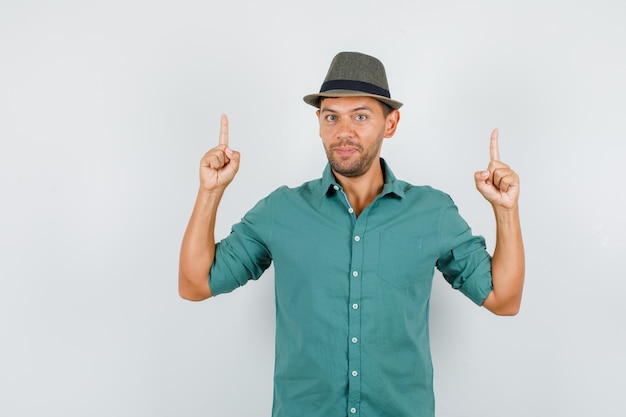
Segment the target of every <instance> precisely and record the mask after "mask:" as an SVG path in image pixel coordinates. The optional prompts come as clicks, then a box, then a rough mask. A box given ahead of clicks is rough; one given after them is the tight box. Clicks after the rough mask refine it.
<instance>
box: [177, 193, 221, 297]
mask: <svg viewBox="0 0 626 417" xmlns="http://www.w3.org/2000/svg"><path fill="white" fill-rule="evenodd" d="M222 195H223V190H222V191H218V192H213V193H208V192H205V191H203V190H200V191H199V192H198V197H197V198H196V203H195V205H194V209H193V212H192V214H191V219H190V220H189V225H188V226H187V230H186V231H185V236H184V237H183V243H182V246H181V251H180V262H179V272H178V292H179V294H180V296H181V297H182V298H185V299H188V300H192V301H200V300H204V299H206V298H209V297H211V295H212V293H211V288H210V287H209V272H210V271H211V265H212V264H213V259H214V256H215V233H214V232H215V220H216V217H217V208H218V206H219V202H220V200H221V198H222Z"/></svg>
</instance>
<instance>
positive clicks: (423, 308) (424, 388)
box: [179, 52, 524, 417]
mask: <svg viewBox="0 0 626 417" xmlns="http://www.w3.org/2000/svg"><path fill="white" fill-rule="evenodd" d="M304 100H305V102H307V103H308V104H311V105H313V106H315V107H317V108H318V111H317V117H318V119H319V125H320V136H321V138H322V142H323V145H324V148H325V150H326V154H327V157H328V165H327V167H326V169H325V171H324V173H323V176H322V178H320V179H317V180H314V181H310V182H307V183H305V184H303V185H302V186H300V187H297V188H287V187H281V188H279V189H277V190H276V191H274V192H273V193H271V194H270V195H269V196H268V197H266V198H265V199H263V200H261V201H260V202H259V203H258V204H257V205H256V206H255V207H254V208H253V209H252V210H250V211H249V212H248V213H247V214H246V215H245V217H244V218H243V219H242V221H241V222H240V223H238V224H236V225H234V226H233V228H232V233H231V234H230V235H229V236H228V237H227V238H226V239H224V240H222V241H221V242H219V243H217V244H216V242H215V238H214V227H215V221H216V212H217V207H218V205H219V202H220V199H221V197H222V195H223V193H224V190H225V188H226V187H227V186H228V184H229V183H230V182H231V181H232V179H233V178H234V176H235V174H236V173H237V170H238V168H239V153H238V152H236V151H233V150H232V149H231V148H230V147H229V145H228V121H227V119H226V117H225V116H222V124H221V130H220V139H219V145H218V146H217V147H215V148H213V149H211V150H210V151H209V152H208V153H207V154H205V155H204V157H203V158H202V162H201V167H200V190H199V192H198V196H197V199H196V204H195V207H194V210H193V213H192V216H191V220H190V222H189V226H188V228H187V231H186V233H185V237H184V239H183V243H182V249H181V256H180V273H179V292H180V295H181V296H182V297H183V298H186V299H189V300H203V299H206V298H209V297H211V296H212V295H216V294H221V293H226V292H230V291H232V290H233V289H235V288H237V287H239V286H241V285H243V284H245V283H246V282H247V281H248V280H250V279H257V278H258V277H259V276H260V275H261V274H262V273H263V271H264V270H265V269H266V268H267V267H269V265H270V263H271V262H274V269H275V286H276V361H275V374H274V406H273V413H272V415H273V416H274V417H282V416H289V417H291V416H295V415H302V416H307V417H317V416H319V417H330V416H362V417H374V416H375V417H384V416H389V417H400V416H419V417H427V416H428V417H432V416H434V396H433V387H432V362H431V357H430V347H429V335H428V308H429V299H430V291H431V285H432V278H433V274H434V268H435V267H437V268H438V269H439V270H440V271H441V272H442V273H443V275H444V277H445V279H446V280H447V281H448V282H449V283H450V284H451V285H452V287H454V288H456V289H458V290H460V291H461V292H462V293H463V294H465V295H466V296H467V297H469V298H470V299H471V300H472V301H473V302H475V303H476V304H478V305H482V306H484V307H485V308H487V309H488V310H490V311H492V312H494V313H496V314H501V315H513V314H516V313H517V311H518V310H519V306H520V302H521V295H522V287H523V280H524V250H523V244H522V237H521V230H520V222H519V211H518V204H517V201H518V195H519V178H518V176H517V174H516V173H515V172H514V171H513V170H511V168H509V166H507V165H506V164H504V163H502V162H501V161H500V157H499V152H498V133H497V130H495V131H494V132H493V133H492V136H491V145H490V146H491V160H490V162H489V165H488V167H487V169H486V170H484V171H479V172H477V173H476V174H475V181H476V187H477V189H478V190H479V191H480V193H481V194H482V195H483V196H484V197H485V198H486V199H487V200H488V201H489V202H490V203H491V205H492V207H493V210H494V213H495V218H496V224H497V236H496V247H495V250H494V254H493V257H491V256H490V255H489V254H488V253H487V251H486V249H485V243H484V239H483V238H482V237H480V236H473V235H472V233H471V230H470V228H469V227H468V225H467V224H466V223H465V221H464V220H463V219H462V218H461V217H460V216H459V214H458V212H457V208H456V206H455V205H454V203H453V202H452V200H451V199H450V198H449V197H448V196H447V195H446V194H444V193H442V192H440V191H437V190H434V189H432V188H430V187H416V186H413V185H410V184H408V183H406V182H404V181H401V180H398V179H396V178H395V176H394V175H393V173H392V172H391V170H390V169H389V167H388V166H387V164H386V163H385V161H384V160H383V159H381V158H380V151H381V146H382V142H383V140H384V138H388V137H391V136H393V134H394V133H395V130H396V127H397V125H398V123H399V121H400V113H399V111H398V108H399V107H400V106H401V105H402V104H401V103H400V102H397V101H395V100H392V99H391V96H390V94H389V88H388V85H387V79H386V74H385V69H384V67H383V64H382V63H381V62H380V61H378V60H377V59H376V58H373V57H370V56H367V55H364V54H360V53H354V52H342V53H340V54H338V55H337V56H336V57H335V59H334V60H333V62H332V64H331V66H330V69H329V71H328V74H327V76H326V79H325V81H324V84H323V85H322V88H321V91H320V93H318V94H311V95H308V96H306V97H305V98H304Z"/></svg>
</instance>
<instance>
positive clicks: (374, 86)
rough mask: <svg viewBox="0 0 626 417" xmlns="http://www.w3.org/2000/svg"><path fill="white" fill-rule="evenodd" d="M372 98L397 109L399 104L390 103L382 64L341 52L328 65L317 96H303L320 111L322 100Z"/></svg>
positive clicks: (355, 54)
mask: <svg viewBox="0 0 626 417" xmlns="http://www.w3.org/2000/svg"><path fill="white" fill-rule="evenodd" d="M354 96H365V97H373V98H375V99H377V100H380V101H382V102H383V103H385V104H387V105H389V106H391V108H392V109H399V108H400V107H401V106H402V103H400V102H399V101H396V100H392V99H391V94H390V93H389V85H388V84H387V75H386V73H385V67H384V66H383V63H382V62H380V61H379V60H378V59H376V58H374V57H373V56H369V55H365V54H362V53H359V52H340V53H338V54H337V55H335V58H334V59H333V62H332V63H331V64H330V68H329V69H328V73H327V74H326V78H325V79H324V83H323V84H322V87H321V88H320V92H319V93H317V94H309V95H307V96H304V101H305V103H307V104H310V105H311V106H314V107H317V108H319V107H320V99H321V98H323V97H354Z"/></svg>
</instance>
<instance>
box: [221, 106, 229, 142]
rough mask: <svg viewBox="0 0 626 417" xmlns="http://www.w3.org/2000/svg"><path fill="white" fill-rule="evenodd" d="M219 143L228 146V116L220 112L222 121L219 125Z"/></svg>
mask: <svg viewBox="0 0 626 417" xmlns="http://www.w3.org/2000/svg"><path fill="white" fill-rule="evenodd" d="M220 145H226V146H228V116H226V115H225V114H222V122H221V125H220Z"/></svg>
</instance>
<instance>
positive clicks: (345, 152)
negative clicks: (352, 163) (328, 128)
mask: <svg viewBox="0 0 626 417" xmlns="http://www.w3.org/2000/svg"><path fill="white" fill-rule="evenodd" d="M333 151H334V152H335V153H337V154H339V155H341V156H350V155H352V154H353V153H355V152H358V149H357V148H355V147H353V146H338V147H336V148H334V149H333Z"/></svg>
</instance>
